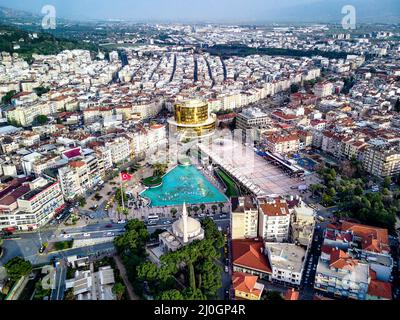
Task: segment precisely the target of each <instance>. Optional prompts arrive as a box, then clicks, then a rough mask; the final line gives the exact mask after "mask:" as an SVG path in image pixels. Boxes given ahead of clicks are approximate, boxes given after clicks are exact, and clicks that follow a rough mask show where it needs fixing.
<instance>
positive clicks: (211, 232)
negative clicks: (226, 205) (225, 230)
mask: <svg viewBox="0 0 400 320" xmlns="http://www.w3.org/2000/svg"><path fill="white" fill-rule="evenodd" d="M201 224H202V226H203V229H204V237H205V238H206V239H208V240H212V241H213V242H214V245H215V247H216V248H222V247H223V246H224V244H225V240H224V236H223V234H222V232H220V231H219V230H218V227H217V225H216V223H215V222H214V220H213V219H211V218H208V217H207V218H205V219H204V220H203V221H202V222H201Z"/></svg>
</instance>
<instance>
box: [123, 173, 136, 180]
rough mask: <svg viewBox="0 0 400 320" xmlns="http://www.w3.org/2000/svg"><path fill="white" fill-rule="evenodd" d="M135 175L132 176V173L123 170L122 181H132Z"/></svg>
mask: <svg viewBox="0 0 400 320" xmlns="http://www.w3.org/2000/svg"><path fill="white" fill-rule="evenodd" d="M132 178H133V176H131V175H130V174H128V173H126V172H121V179H122V181H130V180H132Z"/></svg>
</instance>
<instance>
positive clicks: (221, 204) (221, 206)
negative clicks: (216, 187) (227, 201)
mask: <svg viewBox="0 0 400 320" xmlns="http://www.w3.org/2000/svg"><path fill="white" fill-rule="evenodd" d="M218 207H219V210H220V212H221V213H222V209H223V208H224V207H225V205H224V204H223V203H222V202H220V203H218Z"/></svg>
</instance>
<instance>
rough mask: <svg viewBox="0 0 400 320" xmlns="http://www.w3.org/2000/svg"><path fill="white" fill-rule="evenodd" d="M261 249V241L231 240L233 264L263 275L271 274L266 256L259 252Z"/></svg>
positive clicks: (262, 245)
mask: <svg viewBox="0 0 400 320" xmlns="http://www.w3.org/2000/svg"><path fill="white" fill-rule="evenodd" d="M263 249H264V243H263V242H262V241H257V240H233V241H232V255H233V264H234V265H238V266H242V267H245V268H248V269H254V270H257V271H261V272H265V273H272V270H271V266H270V264H269V262H268V259H267V257H266V255H265V254H264V253H262V252H261V250H263Z"/></svg>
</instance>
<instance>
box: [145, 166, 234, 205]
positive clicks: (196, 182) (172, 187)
mask: <svg viewBox="0 0 400 320" xmlns="http://www.w3.org/2000/svg"><path fill="white" fill-rule="evenodd" d="M141 195H142V196H143V197H145V198H148V199H150V201H151V204H150V206H151V207H164V206H178V205H182V204H183V203H184V202H185V203H187V204H201V203H215V202H226V201H228V199H227V198H226V197H225V195H224V194H222V193H221V192H220V191H219V190H218V189H217V188H216V187H214V186H213V185H212V184H211V183H210V182H209V181H208V180H207V179H206V178H205V177H204V176H203V175H202V174H201V173H200V172H199V171H198V170H197V169H196V168H195V167H194V166H192V165H191V166H177V167H176V168H174V169H172V170H171V171H170V172H169V173H167V174H166V175H165V176H164V177H163V184H162V185H161V186H159V187H157V188H151V189H147V190H145V191H144V192H142V194H141Z"/></svg>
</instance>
